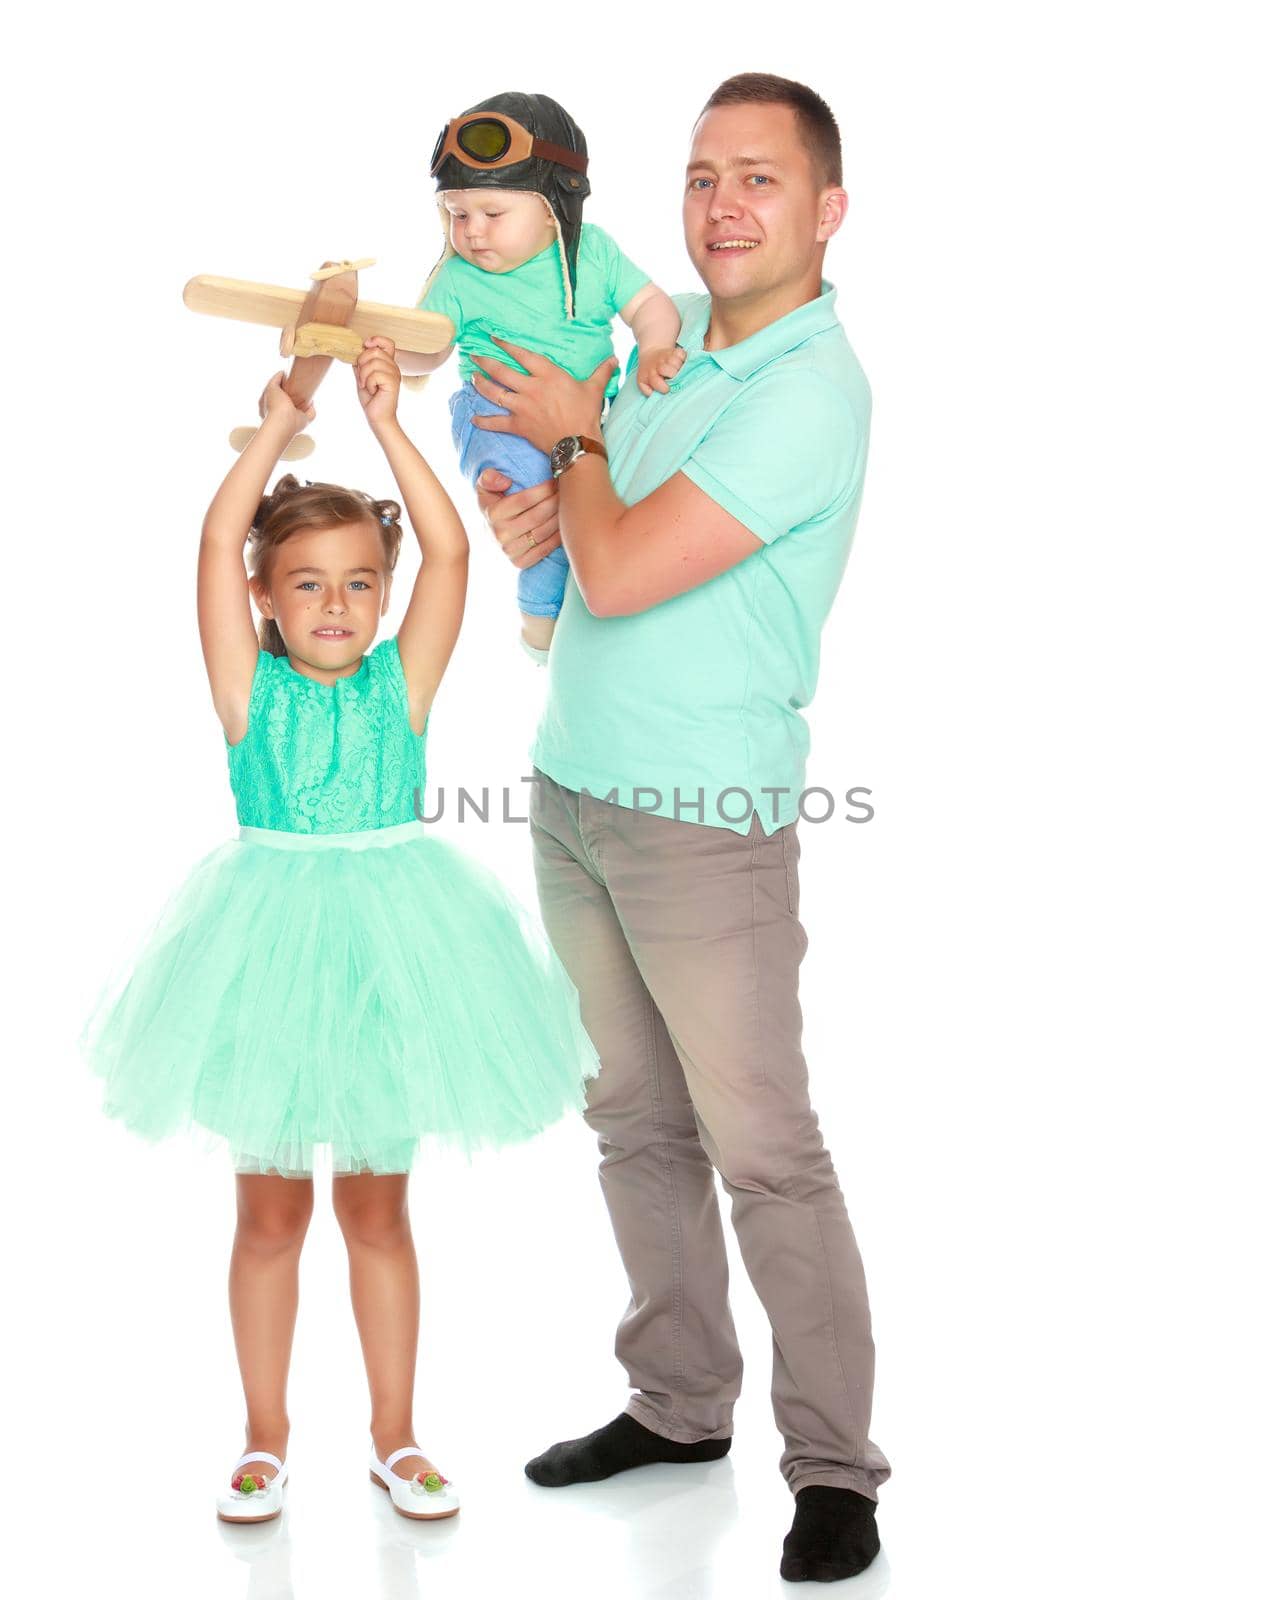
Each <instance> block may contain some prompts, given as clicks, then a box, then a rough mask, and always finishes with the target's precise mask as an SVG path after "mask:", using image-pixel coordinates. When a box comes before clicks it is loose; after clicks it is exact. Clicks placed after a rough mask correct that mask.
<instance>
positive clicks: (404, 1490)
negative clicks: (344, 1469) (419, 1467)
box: [369, 1444, 462, 1522]
mask: <svg viewBox="0 0 1280 1600" xmlns="http://www.w3.org/2000/svg"><path fill="white" fill-rule="evenodd" d="M422 1454H423V1452H422V1451H421V1450H419V1448H418V1447H417V1445H416V1444H407V1445H405V1447H404V1449H403V1450H393V1451H392V1452H391V1454H390V1455H389V1456H388V1457H387V1459H386V1460H385V1461H379V1460H378V1452H377V1451H376V1450H374V1449H373V1447H372V1446H370V1449H369V1476H370V1477H371V1478H372V1479H373V1481H374V1482H375V1483H378V1484H381V1485H382V1487H383V1488H384V1489H385V1490H386V1491H387V1493H388V1494H389V1495H390V1496H391V1504H392V1505H393V1506H394V1507H395V1508H396V1510H397V1511H398V1512H399V1513H400V1515H401V1516H402V1517H413V1518H414V1519H415V1521H418V1522H438V1521H439V1520H440V1518H442V1517H456V1516H457V1514H458V1512H459V1510H460V1509H461V1506H462V1502H461V1501H460V1500H459V1498H458V1491H457V1489H455V1488H454V1486H453V1484H451V1483H450V1482H449V1480H448V1478H446V1477H443V1476H442V1475H441V1474H440V1473H438V1472H418V1473H415V1474H414V1476H413V1477H412V1478H402V1477H401V1476H400V1475H399V1473H396V1472H392V1470H391V1469H392V1467H394V1466H395V1464H396V1462H397V1461H403V1460H404V1459H405V1457H406V1456H420V1455H422Z"/></svg>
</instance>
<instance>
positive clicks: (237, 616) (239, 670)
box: [196, 373, 315, 744]
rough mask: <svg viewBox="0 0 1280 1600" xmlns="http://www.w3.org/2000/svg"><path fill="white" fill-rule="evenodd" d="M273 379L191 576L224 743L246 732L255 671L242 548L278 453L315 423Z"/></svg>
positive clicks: (213, 508) (207, 525)
mask: <svg viewBox="0 0 1280 1600" xmlns="http://www.w3.org/2000/svg"><path fill="white" fill-rule="evenodd" d="M282 377H283V374H282V373H277V374H276V375H275V377H274V378H272V380H271V382H270V383H268V385H267V387H266V388H265V389H264V390H263V391H262V399H261V400H260V402H259V405H258V410H259V414H260V415H261V417H262V426H261V427H260V428H259V429H258V431H257V433H255V434H254V436H253V438H252V439H250V441H249V443H248V444H247V445H246V446H245V449H244V451H243V453H242V454H241V455H240V457H239V458H238V460H237V461H236V463H235V465H234V466H233V467H232V468H231V471H230V472H228V473H227V475H226V477H225V478H224V479H223V480H222V485H221V487H220V488H219V490H218V492H217V494H215V495H214V497H213V500H212V502H211V504H210V506H209V509H208V511H207V512H206V513H205V518H204V527H203V528H202V529H201V532H200V562H199V567H198V569H197V576H196V612H197V615H198V617H199V624H200V644H201V647H202V649H203V650H204V664H205V670H206V671H207V672H208V674H209V687H210V689H211V690H212V691H213V705H214V709H215V710H216V711H217V713H218V720H219V721H220V722H221V723H222V727H223V731H224V732H225V733H226V736H227V739H228V741H229V742H230V743H231V744H238V743H239V742H240V740H241V739H242V738H243V737H244V734H245V730H246V729H247V727H248V725H249V692H250V690H251V689H252V687H253V673H254V669H255V667H256V666H257V664H258V635H257V633H256V632H255V630H254V626H253V609H252V607H251V606H250V603H249V578H248V573H247V572H246V570H245V564H244V547H245V541H246V540H247V539H248V537H249V529H250V527H251V526H252V524H253V519H254V516H255V515H256V514H257V510H258V505H259V503H260V501H261V500H262V496H263V493H264V491H265V490H266V487H267V479H268V478H269V477H270V476H271V473H272V472H273V471H274V469H275V467H276V464H277V463H278V462H279V460H280V456H281V454H282V453H283V451H284V448H285V446H286V445H287V444H288V443H289V441H290V440H291V439H292V438H293V437H294V435H295V434H296V433H299V432H301V430H302V429H303V428H305V427H306V425H307V423H308V422H310V421H312V420H313V419H314V417H315V410H314V408H313V407H311V406H308V407H307V409H306V410H305V411H299V410H298V408H297V407H296V406H295V405H294V403H293V401H292V400H290V398H289V396H288V395H287V394H286V393H285V392H284V390H283V388H282V387H281V379H282Z"/></svg>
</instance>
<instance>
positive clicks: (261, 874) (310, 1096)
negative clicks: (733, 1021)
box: [81, 639, 599, 1175]
mask: <svg viewBox="0 0 1280 1600" xmlns="http://www.w3.org/2000/svg"><path fill="white" fill-rule="evenodd" d="M428 725H429V724H428ZM227 761H228V766H229V769H230V776H231V787H232V790H233V792H234V794H235V798H236V813H237V816H238V818H239V821H240V824H241V827H240V836H239V838H238V839H233V840H230V841H228V842H226V843H225V844H222V845H220V846H219V847H218V848H217V849H215V850H214V851H213V852H212V853H211V854H209V855H207V856H206V857H205V858H204V860H202V861H201V862H200V863H199V864H198V865H197V866H196V868H195V869H194V871H193V872H192V874H191V876H190V877H189V878H188V879H187V880H186V882H185V883H184V884H183V885H182V887H181V888H180V889H179V890H178V891H177V892H176V893H175V894H174V895H173V896H172V898H171V899H170V901H169V903H168V905H167V906H166V907H165V909H164V911H163V913H162V914H161V916H160V919H159V921H158V923H157V925H156V926H155V928H154V929H153V930H152V932H151V934H150V936H149V937H148V939H147V940H146V942H145V943H144V945H143V948H142V950H141V952H140V953H139V954H138V955H137V957H136V958H135V959H134V960H133V962H132V964H131V965H130V967H129V968H128V969H127V973H126V975H125V976H124V977H123V978H122V979H119V980H117V981H116V982H115V983H114V984H113V985H112V986H111V988H110V989H109V990H108V991H107V992H106V993H104V994H103V995H102V997H101V998H100V999H99V1001H98V1004H97V1006H96V1008H95V1010H94V1013H93V1015H92V1016H91V1017H90V1019H89V1021H88V1022H87V1023H86V1025H85V1028H84V1031H83V1034H82V1040H81V1042H82V1046H83V1048H84V1050H85V1053H86V1055H87V1057H88V1059H89V1060H90V1062H91V1063H92V1065H93V1067H94V1068H95V1070H96V1071H97V1072H98V1073H100V1074H101V1076H102V1077H103V1078H104V1079H105V1081H106V1089H105V1101H104V1104H105V1109H106V1110H107V1111H108V1112H109V1113H110V1114H111V1115H113V1116H116V1117H119V1118H120V1119H121V1120H122V1121H123V1122H124V1123H126V1124H127V1125H128V1126H129V1127H131V1128H133V1129H134V1130H136V1131H137V1132H138V1133H140V1134H143V1135H145V1136H147V1137H148V1138H151V1139H159V1138H162V1137H164V1136H165V1135H167V1134H170V1133H173V1132H176V1131H177V1130H179V1129H181V1128H185V1127H190V1126H191V1125H193V1124H194V1125H196V1126H198V1127H200V1128H203V1129H206V1130H208V1132H209V1133H212V1134H214V1135H217V1136H219V1137H220V1138H221V1139H223V1140H225V1141H226V1143H227V1144H228V1146H229V1147H230V1149H231V1150H232V1152H233V1153H234V1155H235V1159H236V1165H237V1167H238V1168H239V1170H241V1171H256V1172H280V1173H284V1174H287V1175H298V1174H306V1173H310V1172H311V1171H312V1170H313V1165H314V1152H315V1150H316V1147H317V1146H327V1147H328V1148H329V1150H330V1152H331V1159H332V1166H333V1170H334V1171H335V1172H378V1173H382V1172H405V1171H407V1170H408V1169H409V1166H410V1164H411V1162H412V1160H413V1156H414V1152H415V1149H416V1147H417V1144H418V1141H419V1140H420V1139H422V1138H423V1137H428V1138H431V1139H437V1140H440V1141H442V1142H443V1143H446V1144H449V1145H454V1146H459V1147H461V1148H463V1149H466V1150H471V1149H475V1148H479V1147H484V1146H499V1145H504V1144H508V1143H512V1142H514V1141H517V1140H521V1139H527V1138H529V1137H531V1136H532V1135H533V1134H535V1133H537V1132H538V1131H539V1130H540V1129H542V1128H544V1127H546V1126H547V1125H548V1124H550V1123H552V1122H555V1121H556V1120H558V1119H559V1118H560V1117H561V1116H563V1115H564V1113H565V1112H566V1111H568V1110H570V1109H571V1108H573V1109H581V1108H582V1106H583V1102H584V1079H586V1078H590V1077H592V1076H594V1074H595V1073H596V1072H597V1071H598V1070H599V1061H598V1059H597V1057H596V1053H595V1051H594V1050H593V1049H592V1047H591V1042H590V1040H589V1039H588V1037H587V1035H586V1032H585V1030H584V1029H583V1027H582V1023H581V1020H580V1016H579V1011H578V998H577V992H576V991H575V990H574V988H573V986H572V984H571V983H570V981H569V978H568V975H567V974H566V973H565V971H564V968H563V967H562V966H561V964H560V962H559V961H558V959H557V958H556V956H555V954H554V952H553V951H552V950H551V949H550V947H549V945H548V944H547V941H546V938H545V935H544V934H543V932H542V929H541V927H540V925H539V924H538V923H537V922H536V921H535V920H534V919H533V918H532V917H531V916H530V915H529V914H528V913H527V912H526V911H525V910H524V908H523V907H522V906H521V905H520V903H519V902H518V901H516V900H515V899H514V898H513V897H512V896H511V895H510V894H509V893H508V891H507V890H506V889H505V888H504V887H503V885H502V884H501V882H500V881H499V880H498V879H497V878H496V877H495V876H494V874H493V873H492V872H490V871H489V870H488V868H486V867H483V866H482V865H480V864H479V863H478V862H476V861H474V860H472V859H471V858H470V857H469V856H467V855H465V854H464V853H463V852H462V851H460V850H458V849H456V848H455V847H454V846H452V845H450V844H449V843H448V842H447V841H445V840H443V839H438V838H432V837H430V836H429V835H428V834H427V832H426V830H425V827H424V824H423V823H422V822H420V821H418V820H416V819H415V794H414V792H415V789H416V790H418V791H419V793H420V794H421V792H423V791H424V790H425V784H426V734H425V733H423V734H415V733H414V731H413V729H412V727H411V726H410V723H409V702H408V695H407V692H406V689H405V681H404V673H403V671H402V669H401V665H400V651H399V647H398V645H397V643H396V641H395V639H387V640H384V641H383V642H382V643H381V644H379V645H377V646H375V648H374V649H373V650H371V651H370V653H369V654H368V655H367V656H365V657H364V659H363V661H362V663H361V665H360V667H359V669H358V670H357V671H356V672H355V673H354V674H352V675H351V676H350V677H346V678H341V679H339V680H338V681H337V682H336V683H334V684H332V685H329V684H323V683H318V682H316V681H315V680H314V679H311V678H308V677H305V676H303V675H302V674H301V673H299V672H296V671H295V670H294V668H293V667H292V666H290V664H289V661H288V658H287V657H285V656H273V655H270V654H268V653H267V652H266V651H262V652H260V653H259V656H258V663H257V668H256V670H255V672H254V679H253V689H252V693H251V696H250V701H249V725H248V731H247V732H246V734H245V736H244V738H243V739H242V740H241V741H240V742H239V743H238V744H236V745H228V746H227Z"/></svg>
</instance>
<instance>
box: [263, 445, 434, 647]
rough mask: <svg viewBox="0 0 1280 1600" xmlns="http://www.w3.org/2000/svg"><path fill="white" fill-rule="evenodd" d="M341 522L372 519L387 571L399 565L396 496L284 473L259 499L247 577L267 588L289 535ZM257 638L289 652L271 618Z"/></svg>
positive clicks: (265, 618) (398, 525) (267, 619)
mask: <svg viewBox="0 0 1280 1600" xmlns="http://www.w3.org/2000/svg"><path fill="white" fill-rule="evenodd" d="M340 522H371V523H373V525H374V526H375V527H376V528H377V530H378V533H379V534H380V535H381V538H382V555H383V559H384V561H385V562H386V567H387V571H388V572H392V571H394V569H395V564H396V559H397V557H398V556H399V554H400V541H401V539H402V538H403V536H404V535H403V532H402V530H401V527H400V507H399V506H398V505H397V504H396V502H395V501H394V500H374V499H373V498H371V496H369V495H367V494H362V493H361V491H360V490H359V489H344V488H342V487H341V486H340V485H339V484H336V483H299V482H298V480H297V479H296V478H295V477H294V476H293V474H292V473H291V472H286V473H285V475H284V477H283V478H281V479H280V480H279V482H278V483H277V484H276V486H275V488H274V489H273V490H272V491H271V493H270V494H268V495H264V496H263V498H262V500H261V501H260V502H259V504H258V509H257V512H256V513H255V514H254V518H253V522H252V524H251V526H250V528H249V566H250V571H249V576H250V578H251V579H252V581H253V582H254V583H256V584H259V585H261V586H262V587H263V588H266V587H267V585H269V584H270V582H271V568H272V564H273V562H274V561H275V556H276V551H277V550H278V549H279V548H280V546H281V545H282V544H283V543H284V542H285V540H286V539H288V538H289V537H290V535H291V534H295V533H301V532H302V531H303V530H304V529H305V528H331V527H333V525H334V524H335V523H340ZM258 643H259V645H260V646H261V647H262V649H264V650H267V651H269V652H270V653H271V654H272V655H273V656H282V655H285V654H287V652H286V650H285V644H284V639H283V638H282V637H281V634H280V630H279V628H277V627H276V625H275V622H274V621H273V620H272V619H271V618H270V617H263V618H262V620H261V621H260V622H259V624H258Z"/></svg>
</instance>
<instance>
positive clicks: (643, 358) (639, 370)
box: [636, 344, 688, 396]
mask: <svg viewBox="0 0 1280 1600" xmlns="http://www.w3.org/2000/svg"><path fill="white" fill-rule="evenodd" d="M687 356H688V352H687V351H685V350H682V349H681V348H680V346H679V345H678V344H673V345H669V346H668V347H667V348H666V349H658V350H642V351H641V352H640V354H639V355H638V356H637V357H636V384H637V386H638V387H639V390H640V393H641V394H642V395H646V396H648V395H651V394H652V393H653V391H654V390H655V389H656V390H657V391H658V393H659V394H669V393H670V390H669V389H668V388H667V379H668V378H674V377H675V375H676V373H678V372H679V371H680V368H681V367H682V366H684V364H685V360H686V359H687Z"/></svg>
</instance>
